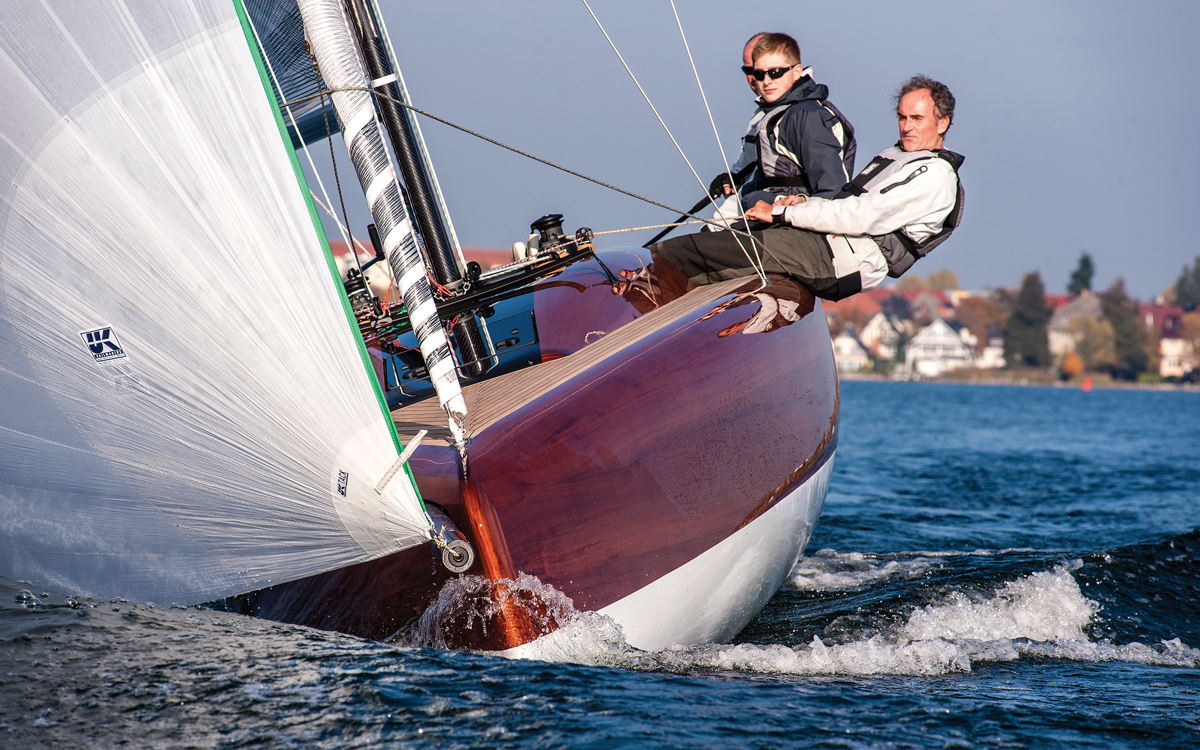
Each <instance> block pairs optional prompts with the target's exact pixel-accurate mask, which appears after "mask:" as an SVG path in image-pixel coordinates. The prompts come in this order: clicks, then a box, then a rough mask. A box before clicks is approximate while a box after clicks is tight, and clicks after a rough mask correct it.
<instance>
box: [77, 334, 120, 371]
mask: <svg viewBox="0 0 1200 750" xmlns="http://www.w3.org/2000/svg"><path fill="white" fill-rule="evenodd" d="M79 336H80V337H81V338H82V339H83V344H84V346H86V347H87V350H88V353H89V354H91V355H92V359H94V360H95V361H96V362H98V363H100V364H104V363H105V362H112V361H115V360H118V359H125V357H126V355H125V347H123V346H121V340H120V339H119V338H117V332H116V331H114V330H113V329H112V326H106V327H104V328H97V329H95V330H91V331H80V332H79Z"/></svg>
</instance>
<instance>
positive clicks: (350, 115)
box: [297, 0, 467, 453]
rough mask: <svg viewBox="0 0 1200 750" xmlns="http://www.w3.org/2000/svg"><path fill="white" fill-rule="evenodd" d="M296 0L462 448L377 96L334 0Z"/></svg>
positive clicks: (442, 350)
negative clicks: (383, 128) (369, 91)
mask: <svg viewBox="0 0 1200 750" xmlns="http://www.w3.org/2000/svg"><path fill="white" fill-rule="evenodd" d="M297 5H298V6H299V8H300V15H301V17H302V18H303V19H304V29H305V33H306V35H307V36H308V40H309V44H310V45H311V48H312V52H313V55H314V56H315V57H316V59H317V65H318V66H319V67H320V70H321V76H322V77H323V78H324V79H325V83H326V85H328V86H329V88H330V89H332V90H333V91H334V93H333V94H332V98H333V107H334V110H335V111H336V112H337V116H338V120H339V121H340V122H341V125H342V137H343V140H345V142H346V149H347V150H348V151H349V152H350V159H351V161H353V162H354V169H355V171H356V172H357V173H358V180H359V182H360V183H361V184H362V188H363V192H364V193H365V194H366V197H367V205H368V206H369V207H370V210H371V217H372V218H373V219H374V220H375V224H376V226H378V228H379V234H380V236H381V237H382V238H383V247H384V250H385V251H386V252H387V258H388V264H389V265H390V266H391V268H392V277H393V278H394V279H395V280H396V286H397V287H398V288H399V290H400V295H401V297H402V298H403V299H404V306H405V308H406V309H407V310H408V317H409V320H410V321H411V322H412V327H413V331H414V332H415V333H416V335H417V340H418V341H419V342H420V347H421V356H422V357H423V358H424V359H425V367H426V369H427V370H428V371H429V379H430V381H432V383H433V387H434V389H435V390H436V391H437V397H438V403H439V404H440V405H441V407H442V408H443V409H445V410H446V413H447V415H448V416H449V419H450V432H451V433H452V434H453V436H454V442H455V446H456V447H457V448H458V450H459V453H463V451H464V449H465V441H464V430H463V420H464V419H465V418H466V415H467V404H466V401H465V400H463V396H462V388H461V386H460V385H459V382H458V374H457V373H456V372H455V369H454V358H453V356H452V355H451V353H450V344H449V342H448V341H447V339H446V331H445V329H444V328H442V322H441V320H440V319H439V318H438V314H437V308H436V306H435V305H434V302H433V291H432V289H431V288H430V286H429V280H428V279H427V278H426V269H425V264H424V261H423V260H422V258H421V253H420V251H419V250H418V249H417V240H416V237H415V236H414V235H413V227H412V222H411V221H410V219H409V217H408V215H407V213H406V212H405V210H404V201H403V199H402V198H401V195H400V185H399V183H398V182H397V181H396V174H395V172H394V171H393V170H392V165H391V162H390V161H389V159H388V152H387V149H386V148H385V147H384V142H383V134H382V132H381V128H380V125H379V121H378V120H377V119H376V116H375V103H374V101H373V100H372V97H371V94H370V93H368V89H369V88H370V82H369V81H368V78H367V72H366V70H365V69H364V68H363V65H362V62H361V60H360V58H359V55H358V49H357V47H356V46H355V44H354V41H353V33H352V31H351V27H350V23H349V20H348V19H347V18H346V15H345V13H344V11H343V9H342V4H341V2H339V0H299V2H298V3H297ZM348 89H353V90H348Z"/></svg>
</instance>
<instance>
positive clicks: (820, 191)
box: [742, 75, 857, 208]
mask: <svg viewBox="0 0 1200 750" xmlns="http://www.w3.org/2000/svg"><path fill="white" fill-rule="evenodd" d="M828 97H829V88H828V87H827V86H825V85H824V84H821V83H816V82H814V81H813V79H812V78H811V77H809V76H807V75H806V76H804V77H802V78H801V79H800V80H798V81H796V84H795V85H794V86H792V88H791V89H789V90H788V92H787V93H786V94H784V95H783V96H782V97H780V98H779V99H777V100H775V101H774V102H771V103H769V104H768V103H767V102H764V101H762V100H760V101H759V109H760V110H761V111H762V112H763V118H762V119H761V120H760V121H759V123H758V128H757V131H756V134H755V139H756V143H757V151H758V168H757V170H756V172H755V177H754V180H753V182H752V183H751V184H749V185H747V186H746V190H745V192H744V193H743V198H742V203H743V204H744V205H745V206H746V207H747V208H749V207H750V206H753V205H754V204H755V203H756V202H758V201H760V200H765V201H767V202H768V203H770V202H772V201H774V200H775V196H777V195H811V196H818V197H822V198H832V197H833V196H834V195H836V194H837V192H838V191H839V190H841V189H842V186H843V185H845V184H846V183H847V182H849V181H850V176H851V175H853V174H854V154H855V151H856V149H857V144H856V142H855V139H854V126H853V125H851V124H850V121H849V120H847V119H846V118H845V116H843V115H842V113H841V112H839V111H838V109H837V107H835V106H833V104H832V103H830V102H829V101H828Z"/></svg>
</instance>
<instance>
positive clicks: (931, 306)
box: [822, 288, 1004, 378]
mask: <svg viewBox="0 0 1200 750" xmlns="http://www.w3.org/2000/svg"><path fill="white" fill-rule="evenodd" d="M979 296H980V295H979V294H978V293H973V292H967V291H953V292H946V291H942V290H938V289H878V288H877V289H872V290H871V291H868V292H863V293H862V294H858V295H855V296H854V297H851V298H849V299H846V300H842V301H840V302H824V303H822V304H823V305H824V309H825V315H826V318H827V319H828V321H829V328H830V331H831V332H832V333H833V353H834V358H835V359H836V360H837V367H838V371H839V372H845V373H852V372H861V371H864V370H872V371H876V372H880V373H882V374H890V375H892V377H897V378H921V377H937V376H939V375H942V374H944V373H946V372H949V371H950V370H955V369H958V368H961V367H985V368H987V367H1003V366H1004V354H1003V351H1004V339H1003V334H1002V333H1001V331H1000V330H999V329H998V328H997V327H995V326H993V327H992V329H989V330H984V331H981V334H982V336H976V335H974V334H972V333H971V331H970V330H969V329H968V328H967V327H966V326H965V325H964V324H963V323H962V322H961V321H959V320H958V310H959V307H960V305H961V304H962V303H963V301H964V300H967V299H970V298H972V297H974V298H979ZM981 337H982V338H983V339H984V340H983V341H982V342H981V341H980V340H979V339H980V338H981Z"/></svg>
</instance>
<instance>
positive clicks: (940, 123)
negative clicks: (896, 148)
mask: <svg viewBox="0 0 1200 750" xmlns="http://www.w3.org/2000/svg"><path fill="white" fill-rule="evenodd" d="M895 101H896V119H897V120H898V122H899V124H900V147H901V148H903V149H904V150H905V151H934V150H936V149H940V148H941V147H942V139H943V138H945V136H946V131H947V130H949V129H950V123H952V122H954V94H951V93H950V89H948V88H946V86H945V85H944V84H942V83H939V82H937V81H935V80H933V79H932V78H926V77H925V76H913V77H912V78H910V79H908V80H907V81H905V83H904V85H903V86H901V87H900V91H899V93H897V94H896V99H895Z"/></svg>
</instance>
